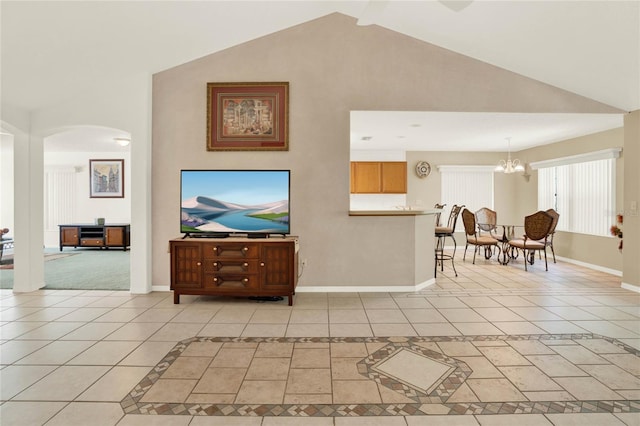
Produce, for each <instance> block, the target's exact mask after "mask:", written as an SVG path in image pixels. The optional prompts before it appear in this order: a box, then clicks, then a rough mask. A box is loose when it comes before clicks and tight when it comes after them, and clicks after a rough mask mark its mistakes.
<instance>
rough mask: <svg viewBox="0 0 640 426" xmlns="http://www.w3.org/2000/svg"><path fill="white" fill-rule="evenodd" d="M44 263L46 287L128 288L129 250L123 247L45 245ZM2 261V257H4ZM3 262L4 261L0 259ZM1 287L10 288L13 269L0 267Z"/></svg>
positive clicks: (75, 288)
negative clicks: (71, 247)
mask: <svg viewBox="0 0 640 426" xmlns="http://www.w3.org/2000/svg"><path fill="white" fill-rule="evenodd" d="M55 254H63V255H70V256H51V259H52V260H50V261H47V262H45V263H44V281H45V283H46V285H45V287H44V288H46V289H65V290H129V287H130V280H129V265H130V260H129V259H130V252H129V251H123V250H100V249H68V248H65V249H64V250H63V251H62V252H60V251H59V250H57V249H55V251H54V249H47V250H46V251H45V256H47V255H55ZM3 261H4V259H3ZM3 263H4V262H3ZM0 288H2V289H10V288H13V270H12V269H1V270H0Z"/></svg>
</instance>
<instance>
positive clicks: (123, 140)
mask: <svg viewBox="0 0 640 426" xmlns="http://www.w3.org/2000/svg"><path fill="white" fill-rule="evenodd" d="M113 140H114V141H116V143H117V144H118V145H120V146H127V145H129V144H130V143H131V139H129V138H113Z"/></svg>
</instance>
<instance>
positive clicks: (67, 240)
mask: <svg viewBox="0 0 640 426" xmlns="http://www.w3.org/2000/svg"><path fill="white" fill-rule="evenodd" d="M79 244H80V232H79V230H78V228H77V227H75V226H71V227H68V226H64V227H61V228H60V251H62V247H63V246H73V247H77V246H78V245H79Z"/></svg>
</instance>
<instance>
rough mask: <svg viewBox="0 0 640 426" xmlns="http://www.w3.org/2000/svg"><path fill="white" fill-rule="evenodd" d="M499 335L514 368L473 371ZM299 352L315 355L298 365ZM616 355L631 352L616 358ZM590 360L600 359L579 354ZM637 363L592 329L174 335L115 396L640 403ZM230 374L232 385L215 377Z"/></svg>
mask: <svg viewBox="0 0 640 426" xmlns="http://www.w3.org/2000/svg"><path fill="white" fill-rule="evenodd" d="M449 342H454V343H449ZM455 342H457V343H455ZM518 342H522V343H518ZM524 342H532V343H533V342H535V344H525V343H524ZM438 344H440V345H438ZM469 345H472V346H469ZM505 345H508V347H510V348H513V350H514V351H515V353H516V354H517V355H518V356H519V357H521V358H519V359H520V362H519V363H518V365H521V366H518V367H504V366H503V365H501V363H500V362H497V364H496V362H495V361H496V360H495V359H494V362H493V363H491V365H493V366H494V368H493V369H492V370H493V371H494V373H492V374H491V375H490V377H489V376H486V375H485V374H483V371H481V370H478V371H477V372H475V373H474V371H473V369H472V368H471V367H470V365H485V364H487V362H491V361H490V359H489V357H486V356H485V355H484V353H490V351H487V350H486V349H484V351H476V350H474V348H487V347H492V346H494V347H499V348H507V346H505ZM278 348H281V349H282V350H279V349H278ZM461 348H464V349H465V351H464V353H465V355H464V356H460V355H459V354H460V350H461ZM585 350H587V351H593V352H589V353H585V352H584V351H585ZM518 351H519V352H518ZM447 352H449V354H447ZM494 352H495V351H494ZM531 352H534V353H531ZM538 352H541V353H543V354H544V355H538V354H537V353H538ZM367 354H368V355H367ZM610 354H611V355H610ZM301 355H304V359H306V360H312V361H313V362H312V363H311V364H310V365H306V364H305V363H304V362H301V361H304V359H301V358H299V357H300V356H301ZM585 355H589V356H588V357H587V356H585ZM591 355H593V356H591ZM621 355H622V356H627V357H629V356H631V357H633V358H634V360H635V362H632V361H630V360H629V359H625V362H624V363H621V362H618V360H619V359H621ZM541 357H553V358H556V357H557V359H558V360H562V362H563V365H566V366H567V368H570V369H571V373H570V374H574V375H575V374H578V373H576V372H580V373H579V374H580V376H578V377H576V378H574V379H573V380H569V379H566V378H564V377H562V376H563V372H562V371H560V372H559V374H556V371H555V370H554V369H546V368H545V366H544V364H541V363H540V358H541ZM458 358H464V361H463V360H461V359H458ZM593 359H598V360H599V361H598V362H599V363H600V364H597V365H596V367H594V366H593V365H591V364H585V365H583V364H581V362H582V360H587V361H589V360H593ZM600 360H602V361H600ZM240 361H242V362H240ZM465 361H466V362H465ZM616 362H617V364H619V365H615V363H616ZM602 363H605V364H602ZM639 364H640V351H637V350H635V349H633V348H632V347H630V346H628V345H626V344H624V343H622V342H620V341H618V340H615V339H610V338H607V337H603V336H599V335H594V334H546V335H538V334H536V335H489V336H438V337H362V338H356V337H343V338H340V337H314V338H249V337H246V338H242V337H194V338H192V339H188V340H184V341H182V342H180V343H178V344H177V345H176V346H175V347H174V348H173V349H172V350H171V351H170V352H169V353H168V354H167V355H166V356H165V357H164V358H163V359H162V361H161V362H160V363H159V364H158V365H156V366H155V367H154V368H153V369H152V370H151V371H150V372H149V374H148V375H147V376H146V377H145V378H144V379H143V380H142V381H141V382H140V383H138V384H137V385H136V386H135V388H134V389H133V390H132V391H131V392H130V393H129V394H128V395H127V397H126V398H125V399H123V400H122V401H121V405H122V407H123V409H124V411H125V412H126V413H127V414H153V415H159V414H174V415H175V414H184V415H203V416H287V417H291V416H301V417H342V416H413V415H430V414H438V415H443V414H452V415H456V414H461V415H464V414H521V413H522V414H524V413H532V414H533V413H535V414H547V413H596V412H598V413H624V412H640V400H636V399H628V396H629V395H638V394H640V384H638V383H640V377H638V375H637V374H638V369H637V368H636V367H635V366H637V365H639ZM625 365H629V366H630V368H626V369H624V368H622V367H624V366H625ZM265 366H271V367H270V368H269V370H270V371H268V372H267V371H265V370H264V368H265ZM621 366H622V367H621ZM581 367H582V368H581ZM607 368H608V369H616V371H619V375H620V380H618V381H616V382H612V383H605V384H602V385H601V386H600V387H599V388H597V389H595V388H594V389H592V390H591V392H589V394H588V396H589V400H584V399H581V398H580V396H581V394H580V393H579V392H578V391H577V389H579V387H576V385H575V383H574V382H580V381H584V382H586V381H587V380H593V381H594V382H595V380H596V379H597V376H598V375H597V373H598V372H599V371H601V370H604V369H607ZM267 373H268V374H267ZM501 374H502V376H500V375H501ZM583 375H584V377H582V376H583ZM232 376H233V378H234V380H232V381H233V383H231V382H229V380H231V379H229V380H226V379H224V378H225V377H232ZM299 378H305V379H303V380H302V381H300V379H299ZM623 379H624V380H623ZM230 383H231V384H233V386H230ZM598 383H599V382H598ZM618 383H620V384H618ZM497 385H500V387H501V389H500V391H501V392H504V395H512V397H505V399H511V400H506V401H501V402H495V401H493V400H492V398H493V397H494V396H493V395H491V394H492V393H493V392H492V391H491V389H492V386H497ZM629 386H633V387H634V388H633V389H629ZM336 389H340V392H337V391H336ZM172 390H173V391H172ZM364 391H366V397H365V395H364V393H362V392H364ZM332 392H333V393H332ZM585 395H586V394H585ZM359 397H360V398H363V399H358V398H359ZM364 398H366V401H365V399H364ZM358 401H360V402H358ZM372 401H376V402H372Z"/></svg>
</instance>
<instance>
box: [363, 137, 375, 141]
mask: <svg viewBox="0 0 640 426" xmlns="http://www.w3.org/2000/svg"><path fill="white" fill-rule="evenodd" d="M361 139H362V140H363V141H370V140H371V139H373V136H363V137H362V138H361Z"/></svg>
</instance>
